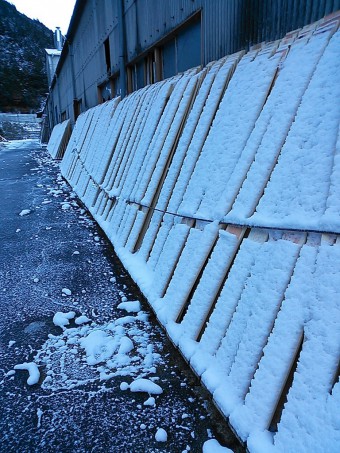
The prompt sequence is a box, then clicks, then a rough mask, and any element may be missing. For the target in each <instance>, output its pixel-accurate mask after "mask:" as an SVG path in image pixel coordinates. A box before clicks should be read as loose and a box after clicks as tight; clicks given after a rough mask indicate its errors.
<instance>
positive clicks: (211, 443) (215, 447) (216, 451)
mask: <svg viewBox="0 0 340 453" xmlns="http://www.w3.org/2000/svg"><path fill="white" fill-rule="evenodd" d="M202 453H233V451H232V450H230V448H227V447H222V445H220V443H219V442H218V441H217V440H216V439H209V440H207V441H206V442H204V444H203V450H202Z"/></svg>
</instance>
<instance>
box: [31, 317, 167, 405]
mask: <svg viewBox="0 0 340 453" xmlns="http://www.w3.org/2000/svg"><path fill="white" fill-rule="evenodd" d="M74 317H75V312H68V313H62V312H57V313H56V314H55V315H54V317H53V323H54V324H55V325H57V326H59V327H61V328H62V329H63V332H62V333H61V334H60V335H52V334H49V335H48V339H47V341H46V342H45V343H44V345H43V346H42V348H41V350H40V351H38V353H37V354H36V356H35V357H34V362H35V363H36V364H37V365H39V367H41V368H42V369H43V370H44V376H45V377H44V379H43V381H42V384H41V386H42V388H45V389H50V390H59V389H71V388H74V387H78V386H81V385H84V384H87V383H89V382H94V381H98V380H100V381H107V380H109V379H111V378H113V377H115V376H130V377H132V378H137V377H138V379H135V380H134V381H133V382H132V383H131V384H130V385H127V387H126V388H130V390H131V391H132V392H137V391H145V392H147V393H149V394H150V395H151V394H157V395H159V394H161V393H162V391H163V390H162V389H161V387H160V386H159V385H157V384H155V383H154V382H152V381H151V380H148V379H144V378H145V377H146V376H148V375H151V374H153V373H155V372H156V368H155V366H156V365H157V364H158V363H159V362H160V360H161V356H160V354H158V353H157V352H155V351H157V350H160V345H159V344H155V343H154V342H151V340H150V334H149V332H150V325H149V323H148V321H147V316H145V313H143V312H140V313H139V314H138V315H137V316H128V317H123V318H118V319H116V320H114V321H111V322H108V323H106V324H102V325H100V324H97V323H96V322H91V320H90V319H89V318H88V317H87V316H85V315H82V316H79V317H77V318H76V320H75V323H76V324H77V321H78V323H80V325H79V326H77V327H71V328H66V326H68V325H69V321H70V320H71V319H73V318H74ZM90 322H91V324H88V323H90ZM85 323H86V325H85ZM150 403H151V401H150ZM150 405H151V404H150Z"/></svg>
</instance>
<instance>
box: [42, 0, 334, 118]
mask: <svg viewBox="0 0 340 453" xmlns="http://www.w3.org/2000/svg"><path fill="white" fill-rule="evenodd" d="M120 1H121V0H88V1H87V2H86V5H85V7H84V8H83V9H81V10H79V17H77V18H76V19H77V20H74V21H73V23H74V24H75V27H76V28H75V29H72V30H71V33H70V37H71V38H70V39H71V40H72V43H70V44H67V45H66V46H65V48H64V50H63V52H62V58H61V64H60V67H58V71H59V75H58V79H57V82H56V83H55V86H54V87H53V89H52V93H51V95H52V96H53V103H54V105H57V106H58V111H59V113H60V112H62V111H65V110H66V111H72V110H73V98H74V97H75V98H83V99H84V100H85V102H86V106H85V107H86V108H89V107H92V106H94V105H96V104H97V102H98V99H97V86H98V85H99V84H100V83H102V82H103V81H105V80H107V72H106V64H105V54H104V49H103V42H104V40H105V39H107V37H109V39H110V53H111V72H112V73H116V74H118V71H119V57H120V55H121V51H120V48H119V42H120V40H119V27H118V2H120ZM123 5H124V20H125V24H124V25H125V28H126V53H127V55H126V63H128V62H129V61H132V60H135V59H136V58H138V55H140V54H142V53H143V52H144V51H145V50H147V49H149V48H152V46H154V45H155V44H156V43H158V42H159V41H160V40H161V39H163V38H165V37H166V36H167V35H169V33H171V32H172V31H173V30H174V29H175V28H177V27H178V26H181V25H182V24H184V23H185V21H186V20H187V19H188V18H189V17H190V16H192V15H193V14H194V13H195V12H197V11H201V26H202V30H201V34H202V38H201V42H202V57H203V64H207V63H208V62H210V61H213V60H217V59H218V58H221V57H223V56H224V55H228V54H231V53H234V52H236V51H238V50H241V49H246V50H247V48H249V46H251V45H253V44H256V43H259V42H262V41H273V40H275V39H278V38H280V37H282V36H284V35H285V34H286V33H287V32H289V31H292V30H295V29H297V28H301V27H303V26H304V25H307V24H308V23H311V22H314V21H316V20H318V19H320V18H322V17H323V16H325V15H327V14H330V13H332V12H334V11H336V10H339V9H340V0H310V1H306V0H275V1H273V0H123ZM70 49H71V50H72V51H73V54H74V57H73V63H72V61H71V60H72V59H71V56H70ZM72 64H73V65H74V68H73V70H72V66H71V65H72ZM170 66H171V64H170ZM170 66H169V71H170V70H171V68H170ZM72 72H73V73H74V80H73V76H72ZM52 85H53V84H52ZM57 89H59V90H60V92H61V93H62V95H61V96H58V90H57ZM59 98H60V100H58V99H59ZM59 103H60V105H59Z"/></svg>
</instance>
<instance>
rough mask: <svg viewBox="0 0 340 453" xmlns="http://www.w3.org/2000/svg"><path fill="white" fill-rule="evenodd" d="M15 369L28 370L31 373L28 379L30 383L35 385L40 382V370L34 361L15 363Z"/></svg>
mask: <svg viewBox="0 0 340 453" xmlns="http://www.w3.org/2000/svg"><path fill="white" fill-rule="evenodd" d="M14 369H15V370H27V371H28V373H29V376H28V379H27V384H28V385H34V384H37V383H38V382H39V378H40V371H39V369H38V367H37V365H36V364H35V363H34V362H24V363H20V364H18V365H15V367H14Z"/></svg>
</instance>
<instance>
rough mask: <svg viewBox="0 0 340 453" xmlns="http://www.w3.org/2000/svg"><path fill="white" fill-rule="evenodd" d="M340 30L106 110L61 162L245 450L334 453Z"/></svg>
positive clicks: (226, 63)
mask: <svg viewBox="0 0 340 453" xmlns="http://www.w3.org/2000/svg"><path fill="white" fill-rule="evenodd" d="M338 28H339V17H334V16H333V17H332V18H330V19H328V20H327V19H326V20H323V21H320V22H318V23H316V24H313V25H312V26H309V27H306V28H304V29H302V30H298V31H295V32H293V33H291V34H289V35H287V36H286V37H285V38H284V39H282V40H281V41H277V42H274V43H269V44H263V45H261V46H257V48H254V49H252V50H251V51H250V52H248V53H247V54H243V53H242V52H241V53H238V54H235V55H231V56H228V57H225V58H223V59H222V60H220V61H217V62H214V63H211V64H209V65H208V66H207V67H206V68H204V69H203V70H191V71H188V72H186V73H184V74H182V75H179V76H176V77H174V78H172V79H169V80H165V81H162V82H159V83H156V84H154V85H152V86H148V87H145V88H143V89H141V90H139V91H137V92H134V93H132V94H131V95H130V96H128V97H127V98H125V99H123V100H120V99H116V100H113V101H111V102H108V103H106V104H103V105H100V106H97V107H95V108H93V109H91V110H89V111H87V112H86V113H83V114H82V115H81V116H80V117H79V118H78V120H77V123H76V125H75V128H74V130H73V133H72V136H71V139H70V141H69V144H68V146H67V149H66V152H65V156H64V158H63V161H62V164H61V169H62V173H63V175H64V176H65V178H66V179H67V180H68V181H69V182H70V184H71V185H72V187H73V188H74V190H75V191H76V192H77V194H78V195H79V197H80V198H81V199H82V200H83V202H84V203H85V205H86V206H87V207H88V209H89V210H90V212H91V213H92V215H93V216H94V218H95V219H96V220H97V221H98V223H99V224H100V226H101V227H102V229H103V230H104V232H105V233H106V235H107V236H108V237H109V239H110V240H111V242H112V244H113V245H114V247H115V250H116V252H117V254H118V255H119V256H120V258H121V260H122V261H123V263H124V265H125V266H126V267H127V269H128V270H129V272H130V273H131V275H132V277H133V278H134V279H135V280H136V282H137V283H138V285H139V286H140V288H141V289H142V291H143V292H144V294H145V295H146V297H147V298H148V300H149V302H150V304H151V306H152V307H153V309H154V310H155V313H156V315H157V317H158V318H159V320H160V322H161V323H162V324H163V325H164V326H165V328H166V330H167V332H168V334H169V336H170V337H171V339H172V341H173V342H174V343H175V344H176V345H178V347H179V349H180V350H181V351H182V354H183V355H184V357H185V358H186V359H187V360H188V361H189V362H190V364H191V366H192V368H193V369H194V370H195V372H196V373H197V374H198V375H199V376H200V377H201V379H202V382H203V383H204V384H205V385H206V387H207V388H208V389H209V390H210V392H211V394H212V395H213V398H214V401H215V402H216V404H217V406H218V407H219V408H220V409H221V411H222V412H223V413H224V414H225V415H226V416H227V417H229V421H230V423H231V425H232V427H233V429H234V430H235V431H236V433H237V434H238V436H239V437H240V438H241V439H242V440H244V441H246V442H247V446H248V448H249V450H250V451H251V452H266V453H267V452H270V451H273V452H278V451H313V452H316V451H320V452H321V451H327V452H335V451H337V449H338V447H339V445H340V418H339V412H338V408H339V404H340V383H339V369H340V367H339V356H340V328H339V321H340V299H339V294H340V239H339V234H340V159H339V105H340V102H339V101H340V85H339V79H338V77H339V74H340V55H339V53H340V32H339V30H338Z"/></svg>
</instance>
